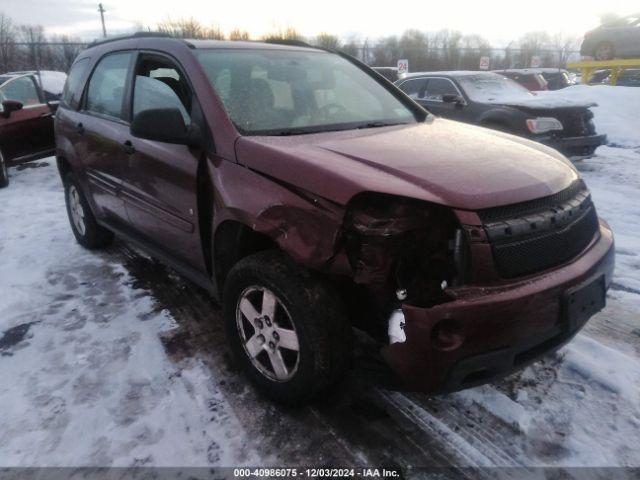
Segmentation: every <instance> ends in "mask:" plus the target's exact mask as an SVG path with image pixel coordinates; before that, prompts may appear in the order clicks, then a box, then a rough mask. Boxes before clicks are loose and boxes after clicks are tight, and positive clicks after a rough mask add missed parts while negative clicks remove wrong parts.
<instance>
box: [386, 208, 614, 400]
mask: <svg viewBox="0 0 640 480" xmlns="http://www.w3.org/2000/svg"><path fill="white" fill-rule="evenodd" d="M614 263H615V260H614V243H613V234H612V232H611V230H610V228H609V227H608V225H607V224H606V223H605V222H604V221H602V220H601V221H600V235H599V236H596V238H594V240H593V241H592V243H591V244H590V245H589V246H588V247H587V248H586V249H585V250H584V251H583V252H582V254H581V255H580V256H579V257H578V258H576V259H574V260H573V261H572V262H571V263H568V264H565V265H564V266H561V267H557V268H555V269H553V270H548V271H546V272H543V273H541V274H538V275H536V276H531V277H527V278H526V279H520V280H518V281H516V282H512V283H508V284H502V285H500V286H490V287H482V286H469V287H460V288H457V289H455V290H454V291H452V293H453V294H455V296H456V299H455V300H453V301H451V302H448V303H444V304H440V305H437V306H434V307H431V308H419V307H414V306H410V305H404V306H403V312H404V317H405V333H406V341H404V342H402V343H394V344H391V345H387V346H385V347H383V348H382V351H381V353H382V356H383V358H384V359H385V361H386V363H387V364H388V365H389V366H390V367H391V370H392V371H393V372H394V373H395V374H396V376H398V377H399V379H400V380H401V381H402V383H403V384H404V386H405V388H407V389H410V390H416V391H425V392H434V393H435V392H445V391H455V390H459V389H462V388H467V387H470V386H473V385H477V384H480V383H486V382H488V381H490V380H491V379H493V378H495V377H500V376H504V375H506V374H508V373H510V372H512V371H513V370H516V369H519V368H522V367H524V366H525V365H527V364H528V363H530V362H532V361H534V360H535V359H536V358H538V357H539V356H540V355H542V354H544V353H547V352H549V351H552V350H554V349H556V348H558V347H560V346H561V345H563V344H564V343H566V342H567V341H569V340H570V339H571V338H572V337H573V335H575V334H576V333H577V332H578V331H579V330H580V329H581V328H582V326H584V323H582V324H580V325H573V324H569V322H568V320H567V319H566V318H565V316H566V315H564V314H563V311H564V310H563V295H565V292H567V291H568V290H570V289H572V288H574V287H576V286H577V285H581V284H584V283H586V282H590V281H592V280H593V279H598V278H600V277H601V278H602V279H603V281H604V284H605V289H606V288H608V286H609V285H610V283H611V279H612V275H613V269H614Z"/></svg>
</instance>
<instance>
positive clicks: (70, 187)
mask: <svg viewBox="0 0 640 480" xmlns="http://www.w3.org/2000/svg"><path fill="white" fill-rule="evenodd" d="M64 193H65V201H66V204H67V214H68V216H69V223H70V224H71V230H72V231H73V235H74V236H75V237H76V240H77V241H78V243H79V244H80V245H82V246H83V247H85V248H88V249H90V250H95V249H100V248H104V247H106V246H108V245H109V244H110V243H111V242H112V241H113V233H112V232H110V231H109V230H107V229H106V228H104V227H101V226H100V225H98V222H96V218H95V217H94V215H93V212H92V211H91V207H90V206H89V203H88V202H87V199H86V198H85V196H84V193H82V189H81V188H80V184H79V183H78V179H77V178H76V176H75V175H74V174H73V173H71V172H70V173H68V174H67V175H66V177H65V180H64Z"/></svg>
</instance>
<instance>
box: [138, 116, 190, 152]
mask: <svg viewBox="0 0 640 480" xmlns="http://www.w3.org/2000/svg"><path fill="white" fill-rule="evenodd" d="M131 134H132V135H133V136H134V137H138V138H144V139H146V140H155V141H157V142H165V143H175V144H178V145H187V146H189V147H193V148H197V147H200V146H201V144H202V137H201V134H200V129H199V128H198V127H197V125H195V124H191V125H189V126H187V125H186V124H185V122H184V118H183V117H182V113H180V110H178V109H177V108H154V109H151V110H144V111H142V112H140V113H138V114H137V115H136V116H135V118H134V119H133V122H131Z"/></svg>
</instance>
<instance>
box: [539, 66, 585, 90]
mask: <svg viewBox="0 0 640 480" xmlns="http://www.w3.org/2000/svg"><path fill="white" fill-rule="evenodd" d="M536 70H538V71H539V72H540V74H541V75H542V76H543V77H544V79H545V80H546V81H547V90H561V89H563V88H566V87H569V86H571V85H575V83H576V82H575V80H574V75H573V74H572V73H571V72H569V71H568V70H565V69H563V68H539V69H536Z"/></svg>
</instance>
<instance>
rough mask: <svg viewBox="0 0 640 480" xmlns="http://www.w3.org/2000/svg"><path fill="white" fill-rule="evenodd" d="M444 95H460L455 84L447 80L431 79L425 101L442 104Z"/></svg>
mask: <svg viewBox="0 0 640 480" xmlns="http://www.w3.org/2000/svg"><path fill="white" fill-rule="evenodd" d="M443 95H460V92H458V89H457V88H456V86H455V85H454V84H453V82H452V81H451V80H449V79H447V78H431V79H429V83H428V84H427V89H426V92H425V93H424V99H425V100H429V101H430V102H441V101H442V96H443Z"/></svg>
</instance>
